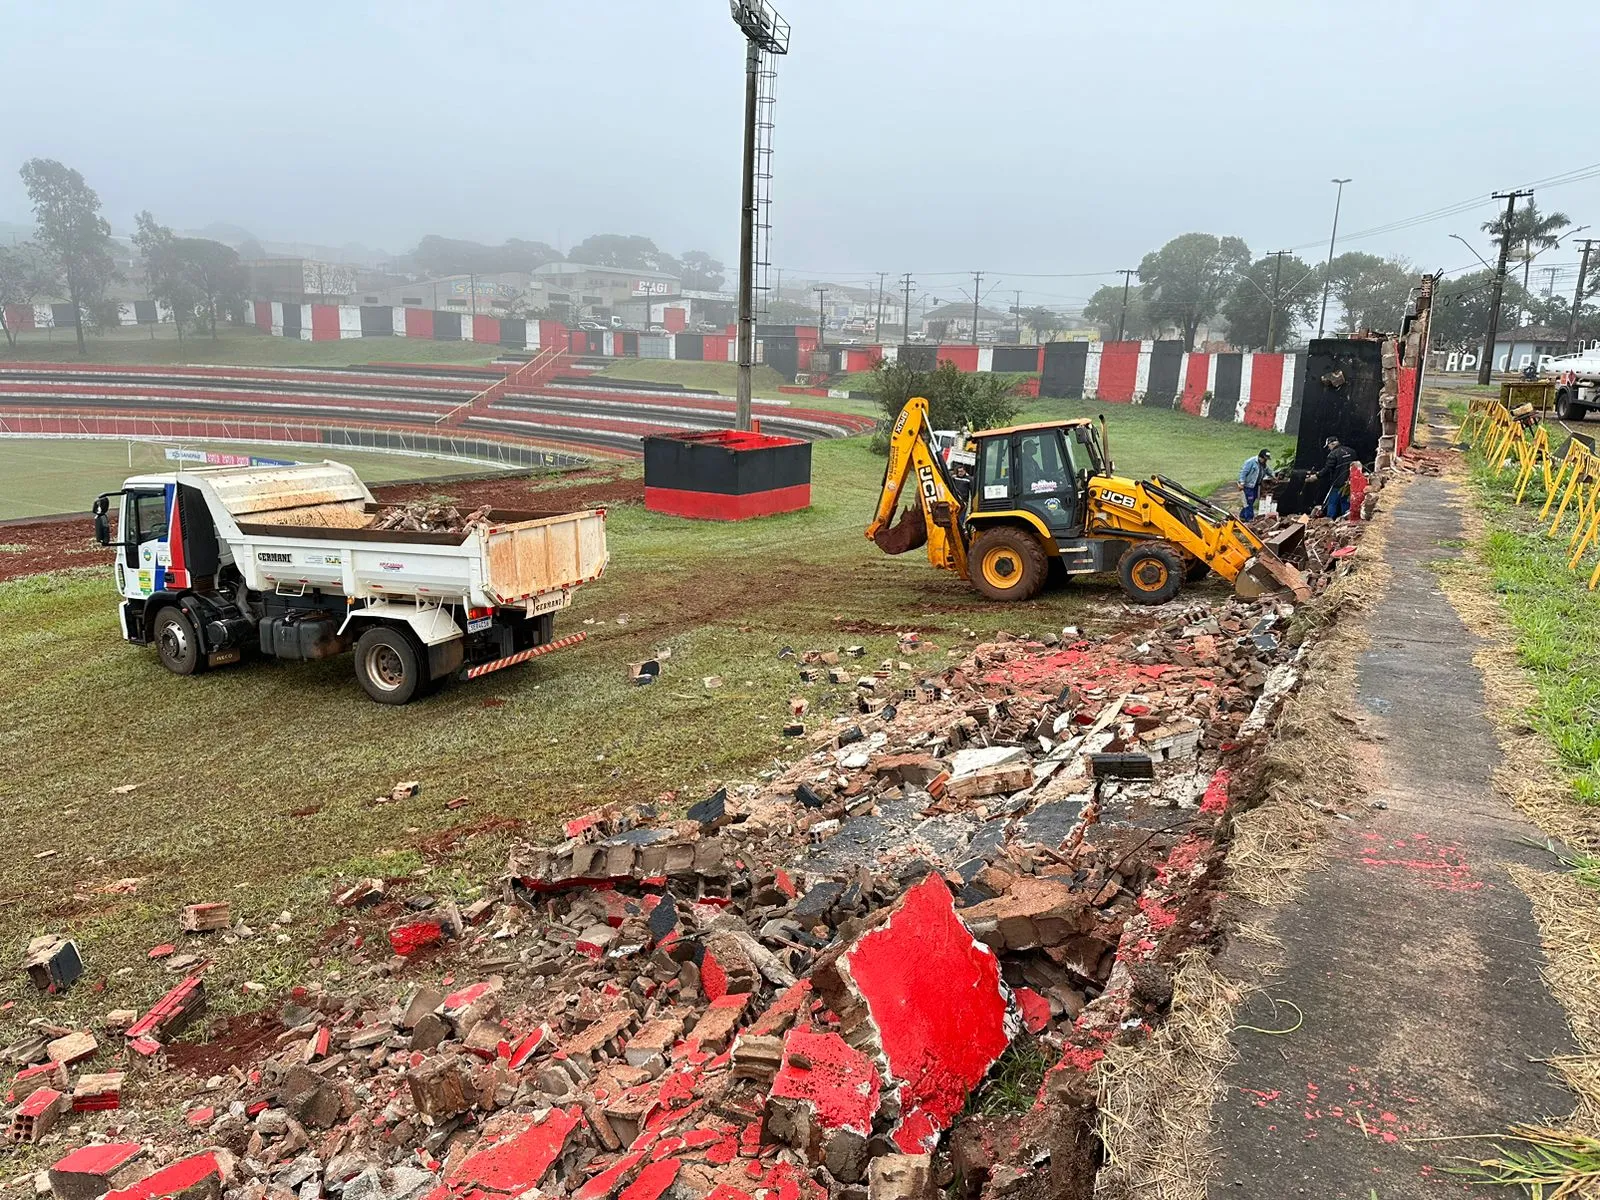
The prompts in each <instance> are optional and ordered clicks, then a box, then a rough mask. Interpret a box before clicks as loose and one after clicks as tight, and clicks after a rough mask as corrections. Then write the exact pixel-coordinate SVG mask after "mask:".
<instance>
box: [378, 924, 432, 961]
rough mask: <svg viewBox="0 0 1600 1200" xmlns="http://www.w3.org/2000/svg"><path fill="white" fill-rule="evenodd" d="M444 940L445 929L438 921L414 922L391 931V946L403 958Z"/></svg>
mask: <svg viewBox="0 0 1600 1200" xmlns="http://www.w3.org/2000/svg"><path fill="white" fill-rule="evenodd" d="M443 940H444V929H443V928H442V927H441V926H440V924H439V922H437V921H413V922H412V923H411V924H409V925H401V926H400V927H399V928H397V929H391V930H390V931H389V946H390V948H391V949H392V950H393V951H394V952H395V953H396V954H398V955H400V956H401V957H402V958H409V957H410V956H411V955H413V954H416V953H417V952H418V951H420V950H426V949H427V948H428V947H429V946H436V945H438V944H439V943H440V942H441V941H443Z"/></svg>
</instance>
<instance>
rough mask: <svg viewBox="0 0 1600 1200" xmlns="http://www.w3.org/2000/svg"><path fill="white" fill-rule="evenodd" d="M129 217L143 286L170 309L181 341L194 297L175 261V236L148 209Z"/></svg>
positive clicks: (176, 251)
mask: <svg viewBox="0 0 1600 1200" xmlns="http://www.w3.org/2000/svg"><path fill="white" fill-rule="evenodd" d="M133 221H134V234H133V244H134V247H135V249H137V250H138V251H139V257H140V258H141V259H143V260H144V282H145V287H146V288H148V289H149V292H150V297H151V299H153V300H155V301H156V302H157V303H158V304H164V305H166V306H167V308H168V309H170V310H171V312H172V323H173V325H174V326H175V327H176V328H177V331H178V340H179V341H180V342H181V341H182V340H183V329H184V326H185V325H189V324H191V323H192V321H193V318H194V310H195V304H196V299H197V298H196V295H195V290H194V287H193V285H192V284H191V283H190V281H189V279H188V277H187V276H186V274H185V272H184V269H183V264H182V262H181V261H179V256H178V239H177V237H175V236H174V235H173V232H172V230H170V229H168V228H167V227H166V226H165V225H161V224H159V223H158V222H157V221H156V219H155V217H154V216H152V215H151V214H150V212H149V210H148V209H147V210H145V211H144V212H141V213H139V214H138V215H137V216H135V217H134V219H133ZM152 336H153V334H152Z"/></svg>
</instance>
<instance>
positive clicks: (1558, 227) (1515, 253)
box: [1483, 199, 1572, 323]
mask: <svg viewBox="0 0 1600 1200" xmlns="http://www.w3.org/2000/svg"><path fill="white" fill-rule="evenodd" d="M1571 224H1572V219H1571V218H1570V217H1568V216H1567V214H1566V213H1562V212H1553V213H1542V212H1540V211H1539V206H1538V204H1536V203H1535V202H1534V201H1533V200H1531V199H1530V200H1529V201H1528V203H1527V204H1526V205H1524V206H1523V207H1522V208H1519V209H1516V210H1514V211H1513V212H1512V214H1511V236H1510V246H1511V259H1512V261H1513V262H1520V263H1521V264H1522V290H1523V292H1524V293H1527V292H1528V272H1529V270H1530V269H1531V268H1532V266H1533V260H1534V259H1535V258H1537V257H1538V256H1539V255H1540V254H1541V253H1542V252H1543V251H1545V250H1549V249H1550V248H1551V247H1552V246H1554V245H1555V244H1556V243H1557V242H1559V241H1560V240H1561V231H1562V230H1563V229H1565V228H1566V227H1567V226H1569V225H1571ZM1483 229H1484V232H1486V233H1492V234H1494V238H1495V241H1497V242H1498V241H1501V240H1503V239H1504V238H1505V235H1506V215H1505V213H1503V212H1502V213H1501V214H1500V215H1499V216H1498V217H1496V218H1495V219H1494V220H1492V221H1485V222H1484V223H1483ZM1522 311H1523V309H1522V307H1521V306H1520V305H1519V306H1518V307H1517V312H1518V314H1519V315H1520V314H1521V313H1522ZM1519 323H1520V322H1519Z"/></svg>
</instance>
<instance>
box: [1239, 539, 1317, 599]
mask: <svg viewBox="0 0 1600 1200" xmlns="http://www.w3.org/2000/svg"><path fill="white" fill-rule="evenodd" d="M1284 589H1287V590H1288V591H1289V592H1290V593H1291V594H1293V596H1294V598H1295V599H1296V600H1297V601H1299V600H1309V599H1310V598H1311V585H1310V584H1309V583H1307V582H1306V577H1305V576H1304V575H1302V574H1301V573H1300V572H1299V570H1298V569H1297V568H1295V567H1292V566H1290V565H1289V564H1288V563H1286V562H1284V561H1283V559H1281V558H1279V557H1278V556H1277V555H1275V554H1273V553H1272V552H1271V551H1267V552H1264V553H1262V554H1258V555H1257V556H1256V557H1254V558H1252V559H1251V560H1250V561H1249V562H1247V563H1245V565H1244V567H1243V569H1242V570H1240V572H1239V574H1238V576H1237V577H1236V578H1235V579H1234V581H1233V594H1234V595H1235V596H1238V597H1239V599H1241V600H1256V599H1259V598H1260V597H1262V596H1265V595H1266V594H1267V593H1268V592H1277V591H1283V590H1284Z"/></svg>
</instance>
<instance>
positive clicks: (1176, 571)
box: [1117, 542, 1184, 604]
mask: <svg viewBox="0 0 1600 1200" xmlns="http://www.w3.org/2000/svg"><path fill="white" fill-rule="evenodd" d="M1183 576H1184V565H1183V555H1182V553H1180V552H1179V550H1178V548H1177V547H1176V546H1171V545H1168V544H1167V543H1166V542H1140V543H1138V544H1137V545H1135V546H1133V547H1131V548H1129V549H1128V550H1127V551H1126V552H1125V553H1124V554H1123V556H1122V558H1121V559H1120V560H1119V561H1118V562H1117V578H1118V580H1120V581H1121V583H1122V590H1123V591H1124V592H1125V593H1126V594H1127V597H1128V599H1130V600H1132V601H1133V602H1134V603H1135V604H1165V603H1166V602H1167V601H1168V600H1171V599H1172V598H1173V597H1174V596H1176V595H1177V594H1178V591H1179V589H1181V588H1182V587H1183Z"/></svg>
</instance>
